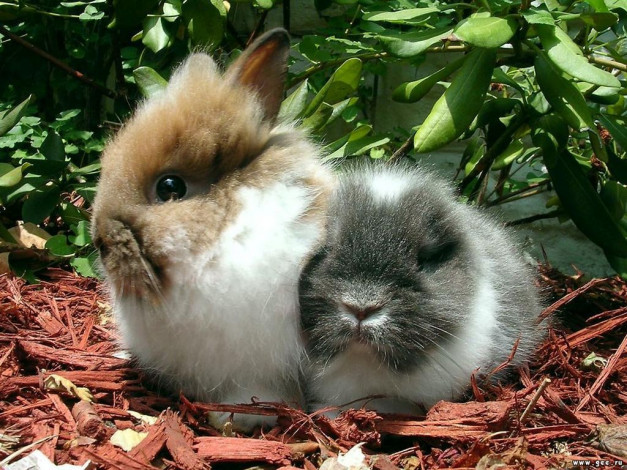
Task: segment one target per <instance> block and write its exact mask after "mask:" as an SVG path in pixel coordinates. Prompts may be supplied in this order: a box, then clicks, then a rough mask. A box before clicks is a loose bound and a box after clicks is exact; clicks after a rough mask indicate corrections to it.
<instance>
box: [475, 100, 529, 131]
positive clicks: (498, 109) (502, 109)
mask: <svg viewBox="0 0 627 470" xmlns="http://www.w3.org/2000/svg"><path fill="white" fill-rule="evenodd" d="M520 105H521V102H520V100H517V99H515V98H495V99H491V100H487V101H485V102H484V103H483V106H481V110H480V111H479V113H478V114H477V119H476V120H475V122H474V123H473V124H472V125H471V126H470V130H471V131H474V130H475V129H477V128H482V127H486V126H487V125H488V124H490V123H492V122H494V121H495V120H497V119H500V118H501V117H503V116H505V115H507V114H509V113H511V112H512V111H513V110H514V109H515V108H516V107H517V106H520Z"/></svg>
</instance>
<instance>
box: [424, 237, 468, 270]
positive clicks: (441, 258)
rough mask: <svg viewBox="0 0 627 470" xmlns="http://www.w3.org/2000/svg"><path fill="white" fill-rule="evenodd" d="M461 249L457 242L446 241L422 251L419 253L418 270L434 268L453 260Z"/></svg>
mask: <svg viewBox="0 0 627 470" xmlns="http://www.w3.org/2000/svg"><path fill="white" fill-rule="evenodd" d="M458 248H459V243H458V242H457V241H455V240H446V241H442V242H440V243H436V244H433V245H429V246H426V247H423V248H421V249H420V251H419V253H418V268H419V269H423V268H426V269H428V268H434V267H437V266H439V265H441V264H444V263H446V262H447V261H449V260H450V259H452V258H453V256H454V255H455V253H456V252H457V250H458Z"/></svg>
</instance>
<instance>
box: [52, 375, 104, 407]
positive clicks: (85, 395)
mask: <svg viewBox="0 0 627 470" xmlns="http://www.w3.org/2000/svg"><path fill="white" fill-rule="evenodd" d="M44 388H45V389H46V390H54V391H57V392H58V391H61V392H66V393H69V394H71V395H73V396H75V397H76V398H80V399H81V400H85V401H88V402H90V403H93V402H94V396H93V395H92V394H91V392H90V391H89V389H88V388H85V387H77V386H76V385H74V383H72V381H71V380H68V379H66V378H65V377H61V376H60V375H56V374H51V375H49V376H48V377H46V378H45V379H44Z"/></svg>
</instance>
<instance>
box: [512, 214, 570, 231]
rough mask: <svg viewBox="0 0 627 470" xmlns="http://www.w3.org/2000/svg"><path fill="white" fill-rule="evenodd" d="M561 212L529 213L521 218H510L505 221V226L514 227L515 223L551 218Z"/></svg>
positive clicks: (521, 223)
mask: <svg viewBox="0 0 627 470" xmlns="http://www.w3.org/2000/svg"><path fill="white" fill-rule="evenodd" d="M561 214H563V212H562V211H560V210H556V211H553V212H547V213H546V214H536V215H531V216H529V217H523V218H522V219H516V220H511V221H509V222H505V226H506V227H514V226H516V225H524V224H530V223H531V222H535V221H536V220H543V219H552V218H554V217H559V216H560V215H561Z"/></svg>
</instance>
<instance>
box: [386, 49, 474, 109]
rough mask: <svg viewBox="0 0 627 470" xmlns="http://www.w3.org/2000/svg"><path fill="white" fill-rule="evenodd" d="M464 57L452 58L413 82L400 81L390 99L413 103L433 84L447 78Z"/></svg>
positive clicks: (427, 91) (457, 67)
mask: <svg viewBox="0 0 627 470" xmlns="http://www.w3.org/2000/svg"><path fill="white" fill-rule="evenodd" d="M464 60H465V57H460V58H459V59H456V60H454V61H453V62H451V63H450V64H448V65H447V66H446V67H443V68H441V69H440V70H438V71H437V72H435V73H432V74H431V75H429V76H427V77H425V78H421V79H420V80H416V81H414V82H408V83H402V84H401V85H399V86H398V87H397V88H396V90H394V91H393V92H392V99H393V100H395V101H399V102H401V103H414V102H416V101H418V100H420V99H421V98H422V97H423V96H425V95H426V94H427V93H429V90H431V88H433V86H434V85H435V84H436V83H437V82H439V81H442V80H445V79H446V78H448V76H449V75H451V74H452V73H453V72H455V71H456V70H457V69H459V68H460V67H461V66H462V64H463V63H464Z"/></svg>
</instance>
